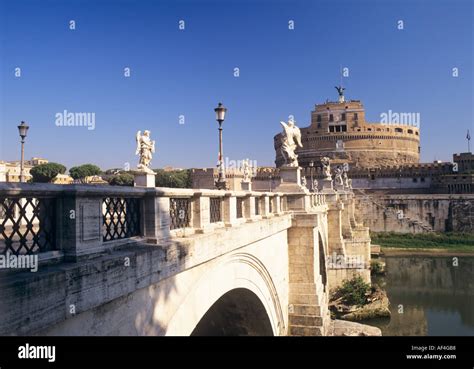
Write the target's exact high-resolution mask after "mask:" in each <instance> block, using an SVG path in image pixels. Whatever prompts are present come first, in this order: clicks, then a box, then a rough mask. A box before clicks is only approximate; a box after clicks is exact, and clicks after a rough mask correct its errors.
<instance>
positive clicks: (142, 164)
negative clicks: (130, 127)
mask: <svg viewBox="0 0 474 369" xmlns="http://www.w3.org/2000/svg"><path fill="white" fill-rule="evenodd" d="M135 139H136V141H137V148H136V150H135V155H139V157H140V159H139V162H138V166H137V167H138V169H139V170H143V171H145V172H150V173H151V172H153V171H152V170H151V169H150V162H151V159H152V154H153V153H154V152H155V141H152V140H151V138H150V131H148V130H146V131H144V132H143V135H142V132H141V131H138V132H137V134H136V136H135Z"/></svg>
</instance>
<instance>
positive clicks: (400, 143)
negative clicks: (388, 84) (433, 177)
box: [274, 87, 420, 168]
mask: <svg viewBox="0 0 474 369" xmlns="http://www.w3.org/2000/svg"><path fill="white" fill-rule="evenodd" d="M338 91H340V94H339V101H337V102H333V101H326V102H325V103H324V104H316V106H315V109H314V110H313V111H312V112H311V124H310V126H309V127H305V128H301V141H302V144H303V148H300V149H299V150H298V151H297V154H298V162H299V163H300V166H302V167H308V166H309V163H310V162H317V163H319V161H320V159H321V158H322V157H324V156H327V157H329V158H330V159H331V162H332V163H334V164H337V163H349V165H350V167H351V168H380V167H384V166H398V165H407V164H416V163H418V162H419V157H420V130H419V128H418V127H417V126H416V125H417V124H416V123H417V122H416V121H415V120H413V121H411V120H410V119H407V122H406V123H403V124H400V123H398V124H392V123H390V122H388V123H387V124H383V123H369V122H367V121H366V120H365V110H364V105H363V104H362V102H361V101H360V100H350V101H346V100H345V98H344V95H343V93H342V88H341V87H339V88H338ZM409 114H410V113H407V115H408V116H407V118H410V115H409ZM403 118H404V117H403ZM281 138H282V133H279V134H277V135H276V136H275V137H274V146H275V151H276V160H275V164H276V166H277V167H280V166H281V165H283V164H284V158H283V156H282V154H281Z"/></svg>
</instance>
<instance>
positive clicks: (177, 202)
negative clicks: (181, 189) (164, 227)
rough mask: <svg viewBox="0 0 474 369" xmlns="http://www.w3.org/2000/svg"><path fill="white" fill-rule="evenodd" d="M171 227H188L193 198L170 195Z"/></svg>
mask: <svg viewBox="0 0 474 369" xmlns="http://www.w3.org/2000/svg"><path fill="white" fill-rule="evenodd" d="M170 220H171V223H170V229H172V230H173V229H177V228H186V227H189V226H190V223H191V199H190V198H176V197H170Z"/></svg>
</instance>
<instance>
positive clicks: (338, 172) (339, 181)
mask: <svg viewBox="0 0 474 369" xmlns="http://www.w3.org/2000/svg"><path fill="white" fill-rule="evenodd" d="M342 172H343V171H342V168H341V167H337V168H336V169H335V170H334V182H336V184H337V185H340V186H343V185H344V182H343V180H342Z"/></svg>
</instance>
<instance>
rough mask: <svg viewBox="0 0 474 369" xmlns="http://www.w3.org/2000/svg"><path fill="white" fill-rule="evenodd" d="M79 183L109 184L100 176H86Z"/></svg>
mask: <svg viewBox="0 0 474 369" xmlns="http://www.w3.org/2000/svg"><path fill="white" fill-rule="evenodd" d="M81 183H86V184H109V182H107V181H105V180H104V179H103V178H102V177H101V176H87V177H85V178H84V180H83V181H82V182H81Z"/></svg>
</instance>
